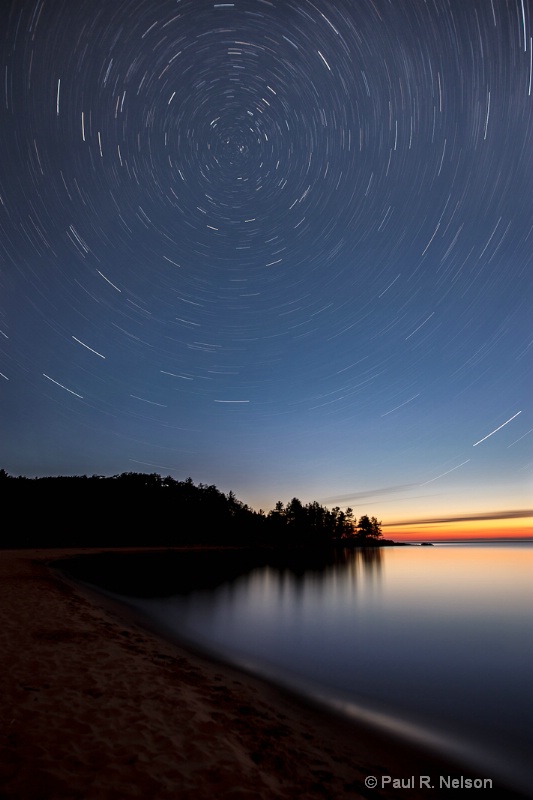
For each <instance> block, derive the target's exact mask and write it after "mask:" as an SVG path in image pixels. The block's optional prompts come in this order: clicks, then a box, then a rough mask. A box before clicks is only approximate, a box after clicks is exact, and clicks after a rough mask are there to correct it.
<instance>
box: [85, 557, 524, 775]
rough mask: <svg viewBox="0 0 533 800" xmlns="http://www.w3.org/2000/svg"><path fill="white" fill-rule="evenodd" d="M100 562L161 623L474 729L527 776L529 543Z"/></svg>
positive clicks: (430, 720)
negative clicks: (141, 598)
mask: <svg viewBox="0 0 533 800" xmlns="http://www.w3.org/2000/svg"><path fill="white" fill-rule="evenodd" d="M111 555H113V556H114V555H115V554H111ZM89 560H90V559H86V560H85V562H84V563H85V567H83V569H86V568H87V562H88V561H89ZM100 566H102V564H100ZM90 571H91V570H89V572H90ZM92 571H93V576H94V565H93V567H92ZM100 573H101V576H102V575H104V578H103V583H101V585H107V588H109V589H111V590H113V589H114V590H115V591H118V592H120V591H122V593H124V594H132V593H133V594H137V596H138V597H144V598H150V597H151V598H157V599H145V600H138V601H132V600H129V601H128V602H131V603H133V602H135V603H137V606H138V607H139V608H142V610H143V612H144V613H146V614H148V615H150V618H151V619H152V620H155V624H156V625H158V626H159V627H160V628H165V630H167V631H174V632H175V633H176V634H177V635H178V636H180V637H188V638H189V639H190V640H192V641H194V642H195V643H197V644H199V645H201V646H204V647H205V648H206V649H209V650H215V651H217V652H219V653H221V654H223V655H225V656H226V657H227V658H229V659H231V660H237V661H239V663H245V664H246V665H247V666H249V667H250V668H255V669H257V670H258V671H261V672H263V673H267V674H269V675H271V676H276V677H277V678H279V679H280V680H282V681H283V682H285V683H287V684H290V685H292V686H297V687H300V688H301V687H303V686H305V687H306V688H307V690H308V691H315V690H316V691H317V692H320V693H321V694H322V696H328V697H329V698H331V701H332V702H334V703H336V704H339V703H340V704H341V705H342V706H343V707H344V708H355V707H357V708H359V709H361V708H364V709H366V710H370V711H371V712H372V713H375V712H377V713H381V714H382V715H383V716H384V717H387V718H388V719H391V718H394V719H395V720H401V721H402V723H404V722H409V723H411V724H414V725H417V726H419V727H421V728H422V729H424V730H425V731H433V732H438V733H439V734H442V735H445V736H447V737H448V738H452V739H454V740H455V741H456V742H457V741H459V742H463V740H465V739H466V740H467V741H468V742H469V743H470V745H471V746H472V747H476V748H477V749H478V752H479V751H480V750H481V752H482V757H481V760H480V762H479V763H482V764H484V765H488V767H490V769H491V770H493V771H494V770H496V768H497V767H498V768H499V769H501V770H503V771H504V772H505V774H506V776H507V778H509V779H512V780H515V781H516V780H519V781H520V783H521V784H522V785H525V784H526V783H527V781H529V784H530V785H531V784H532V782H533V771H532V769H531V764H530V747H531V741H530V737H531V727H530V726H531V719H532V718H533V697H532V692H531V676H530V671H531V664H532V663H533V617H532V615H531V608H532V607H533V582H532V581H531V574H532V573H533V547H532V546H531V544H527V543H524V544H520V545H508V546H501V545H498V546H490V545H487V546H480V545H476V546H474V547H470V548H469V547H467V546H464V545H461V546H455V547H454V546H451V545H450V546H446V547H427V548H425V547H397V548H394V547H391V548H383V549H379V548H374V549H370V548H368V549H362V550H359V549H356V550H351V549H346V550H333V549H332V550H329V551H327V552H321V553H316V552H313V553H307V554H303V553H302V552H301V551H293V552H290V551H289V552H284V553H279V552H276V551H267V550H265V551H261V552H258V551H250V552H246V551H230V552H220V551H207V552H205V551H204V552H199V553H191V552H189V553H178V554H176V553H174V554H172V553H168V554H165V555H164V556H163V557H161V556H156V557H154V558H152V557H149V556H147V555H145V554H143V555H142V556H141V557H140V558H139V557H137V558H133V559H131V558H128V557H127V556H123V555H121V554H117V556H116V558H115V559H114V560H111V561H109V560H108V561H105V569H101V570H100ZM101 576H100V577H101ZM78 577H80V576H78ZM93 582H94V577H93ZM119 587H121V588H119ZM125 590H127V591H125ZM462 746H463V745H462V744H461V747H462ZM487 774H489V773H487Z"/></svg>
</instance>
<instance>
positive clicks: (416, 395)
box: [381, 392, 420, 417]
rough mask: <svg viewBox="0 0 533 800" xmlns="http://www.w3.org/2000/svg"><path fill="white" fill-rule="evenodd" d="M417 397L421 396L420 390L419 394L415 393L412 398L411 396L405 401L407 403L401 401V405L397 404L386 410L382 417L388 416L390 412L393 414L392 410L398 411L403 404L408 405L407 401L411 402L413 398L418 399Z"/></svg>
mask: <svg viewBox="0 0 533 800" xmlns="http://www.w3.org/2000/svg"><path fill="white" fill-rule="evenodd" d="M417 397H420V392H419V393H418V394H415V395H413V397H410V398H409V400H406V401H405V403H400V405H399V406H396V408H391V410H390V411H386V412H385V414H382V415H381V416H382V417H386V416H388V415H389V414H392V412H393V411H398V409H399V408H402V407H403V406H406V405H407V403H410V402H411V400H416V398H417Z"/></svg>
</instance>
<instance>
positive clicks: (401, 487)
mask: <svg viewBox="0 0 533 800" xmlns="http://www.w3.org/2000/svg"><path fill="white" fill-rule="evenodd" d="M419 485H420V484H418V483H399V484H397V485H396V486H382V487H381V488H379V489H367V490H366V491H365V492H350V493H349V494H338V495H335V497H326V498H324V499H323V500H322V501H321V502H322V503H325V504H326V505H329V504H331V503H342V504H345V503H348V502H349V501H353V500H357V501H359V500H365V499H366V498H368V497H379V496H380V495H383V494H396V493H397V492H407V491H409V490H410V489H414V488H416V487H417V486H419Z"/></svg>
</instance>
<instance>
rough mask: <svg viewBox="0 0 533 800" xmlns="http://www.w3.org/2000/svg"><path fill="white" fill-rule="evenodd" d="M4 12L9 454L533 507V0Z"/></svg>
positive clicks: (262, 485)
mask: <svg viewBox="0 0 533 800" xmlns="http://www.w3.org/2000/svg"><path fill="white" fill-rule="evenodd" d="M0 31H1V34H0V37H1V39H0V42H1V69H2V75H1V82H0V109H1V110H0V114H1V119H0V122H1V124H0V147H1V155H2V158H1V164H0V346H1V347H0V372H1V377H0V390H1V391H0V419H1V441H0V462H1V463H0V466H3V467H4V468H5V469H6V470H7V471H8V472H9V473H10V474H15V475H18V474H22V475H28V476H34V475H55V474H83V473H86V474H93V473H98V474H106V475H112V474H116V473H120V472H127V471H136V472H159V473H161V474H162V475H167V474H171V475H173V476H174V477H175V478H178V479H184V478H186V477H188V476H191V477H192V479H193V480H194V481H195V482H203V483H214V484H216V485H217V487H218V488H219V489H221V490H222V491H226V492H227V491H229V490H230V489H232V490H233V491H235V493H236V494H237V496H238V498H239V499H241V500H243V501H245V502H247V503H249V504H250V505H251V506H253V507H254V508H256V509H259V508H260V507H262V508H264V509H265V510H268V509H270V508H272V507H273V505H274V503H275V502H276V500H278V499H281V500H283V501H287V500H289V499H290V498H291V497H293V496H295V495H296V496H297V497H299V498H300V499H301V500H302V501H303V502H307V501H309V500H318V501H319V502H321V503H324V504H325V505H329V506H332V505H340V506H341V507H345V506H347V505H350V506H352V507H353V508H354V511H355V513H356V514H363V513H369V514H375V515H376V516H378V517H379V518H380V519H382V520H383V522H384V524H387V523H395V522H399V521H402V520H405V521H415V520H417V519H424V520H444V519H447V518H453V519H469V518H470V517H480V516H481V517H483V518H488V519H490V518H496V519H498V518H501V520H502V522H503V521H505V522H506V523H507V522H508V521H509V520H513V519H514V520H515V521H520V522H521V524H524V521H525V519H524V518H525V515H526V511H525V509H527V508H528V507H529V506H530V505H531V488H532V481H531V473H532V469H533V449H532V445H533V435H532V431H533V420H532V416H533V415H532V413H531V411H532V407H531V397H532V389H533V380H532V355H533V347H532V342H533V339H532V334H531V318H532V314H531V312H532V310H533V309H532V307H533V283H532V277H531V275H532V273H531V262H532V255H533V213H532V212H533V200H532V197H533V194H532V187H533V66H532V65H533V41H532V36H533V4H532V3H531V2H528V0H468V1H467V2H459V1H458V0H426V2H424V1H423V0H401V1H400V0H335V2H333V0H331V1H330V0H312V2H311V0H272V2H267V0H235V2H234V3H213V2H206V0H157V1H156V0H116V1H115V2H112V3H111V2H104V0H75V1H74V2H70V1H69V2H67V0H37V2H33V1H31V0H28V2H25V1H23V0H13V2H11V3H9V2H8V3H5V4H4V5H3V7H2V12H1V13H0ZM530 513H531V512H530ZM392 530H393V529H391V533H392Z"/></svg>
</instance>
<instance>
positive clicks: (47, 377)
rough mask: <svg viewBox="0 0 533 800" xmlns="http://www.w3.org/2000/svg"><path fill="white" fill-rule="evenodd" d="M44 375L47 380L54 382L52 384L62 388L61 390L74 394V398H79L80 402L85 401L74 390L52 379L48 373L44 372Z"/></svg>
mask: <svg viewBox="0 0 533 800" xmlns="http://www.w3.org/2000/svg"><path fill="white" fill-rule="evenodd" d="M43 375H44V377H45V378H46V379H47V380H49V381H52V383H55V385H56V386H60V387H61V389H64V390H65V391H66V392H69V393H70V394H73V395H74V397H79V398H80V400H83V396H82V395H81V394H78V393H77V392H73V391H72V389H67V387H66V386H63V384H62V383H59V382H58V381H55V380H54V379H53V378H51V377H50V375H47V374H46V372H43Z"/></svg>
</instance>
